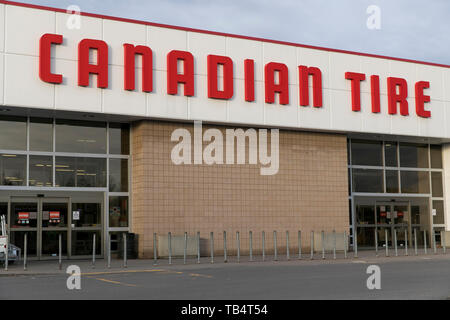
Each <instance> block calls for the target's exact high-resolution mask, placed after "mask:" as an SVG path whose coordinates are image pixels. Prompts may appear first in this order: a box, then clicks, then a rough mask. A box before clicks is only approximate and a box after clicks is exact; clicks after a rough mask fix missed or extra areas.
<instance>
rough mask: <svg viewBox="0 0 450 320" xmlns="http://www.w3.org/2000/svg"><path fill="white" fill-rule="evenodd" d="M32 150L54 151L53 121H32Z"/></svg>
mask: <svg viewBox="0 0 450 320" xmlns="http://www.w3.org/2000/svg"><path fill="white" fill-rule="evenodd" d="M30 150H31V151H48V152H51V151H53V119H33V118H31V119H30Z"/></svg>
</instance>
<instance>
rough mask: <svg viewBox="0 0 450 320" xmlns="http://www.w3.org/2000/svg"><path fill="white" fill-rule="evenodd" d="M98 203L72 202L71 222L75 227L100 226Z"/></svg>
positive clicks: (100, 216) (100, 214) (99, 207)
mask: <svg viewBox="0 0 450 320" xmlns="http://www.w3.org/2000/svg"><path fill="white" fill-rule="evenodd" d="M101 221H102V210H101V204H100V203H72V224H73V226H74V227H77V228H84V227H97V226H101V223H102V222H101Z"/></svg>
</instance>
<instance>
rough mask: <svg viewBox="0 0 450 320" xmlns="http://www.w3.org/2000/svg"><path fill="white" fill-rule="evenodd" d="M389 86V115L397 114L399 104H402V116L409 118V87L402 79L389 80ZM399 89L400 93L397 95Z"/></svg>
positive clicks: (391, 78)
mask: <svg viewBox="0 0 450 320" xmlns="http://www.w3.org/2000/svg"><path fill="white" fill-rule="evenodd" d="M387 86H388V112H389V114H397V103H400V114H401V115H402V116H407V115H408V114H409V112H408V101H407V100H406V98H407V97H408V85H407V83H406V80H405V79H402V78H394V77H388V78H387ZM397 87H398V88H399V92H398V93H397Z"/></svg>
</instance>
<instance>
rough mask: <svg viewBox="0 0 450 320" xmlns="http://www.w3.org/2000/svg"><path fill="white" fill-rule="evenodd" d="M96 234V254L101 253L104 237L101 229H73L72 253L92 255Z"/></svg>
mask: <svg viewBox="0 0 450 320" xmlns="http://www.w3.org/2000/svg"><path fill="white" fill-rule="evenodd" d="M94 234H95V254H96V255H97V254H101V249H102V246H101V244H102V238H101V233H100V231H72V255H75V256H80V255H92V252H93V251H92V247H93V243H94Z"/></svg>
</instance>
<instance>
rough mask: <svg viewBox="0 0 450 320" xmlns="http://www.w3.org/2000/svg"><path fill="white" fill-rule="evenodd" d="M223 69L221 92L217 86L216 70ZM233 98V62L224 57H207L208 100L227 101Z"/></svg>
mask: <svg viewBox="0 0 450 320" xmlns="http://www.w3.org/2000/svg"><path fill="white" fill-rule="evenodd" d="M219 65H221V66H222V68H223V90H219V89H218V86H217V78H218V74H217V69H218V67H219ZM231 97H233V60H231V59H230V58H229V57H225V56H216V55H212V54H210V55H208V98H215V99H224V100H228V99H230V98H231Z"/></svg>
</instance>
